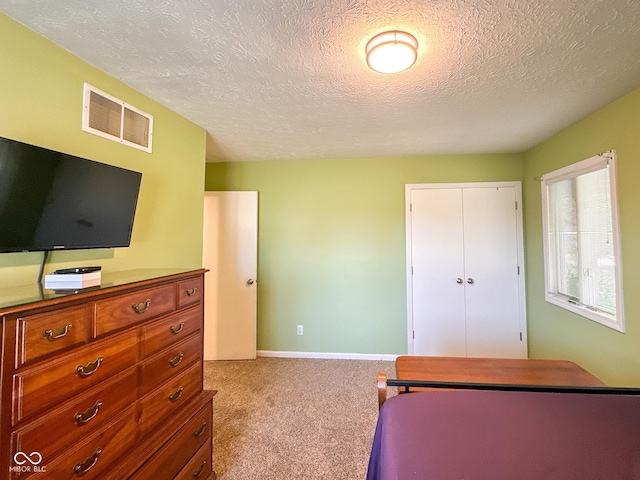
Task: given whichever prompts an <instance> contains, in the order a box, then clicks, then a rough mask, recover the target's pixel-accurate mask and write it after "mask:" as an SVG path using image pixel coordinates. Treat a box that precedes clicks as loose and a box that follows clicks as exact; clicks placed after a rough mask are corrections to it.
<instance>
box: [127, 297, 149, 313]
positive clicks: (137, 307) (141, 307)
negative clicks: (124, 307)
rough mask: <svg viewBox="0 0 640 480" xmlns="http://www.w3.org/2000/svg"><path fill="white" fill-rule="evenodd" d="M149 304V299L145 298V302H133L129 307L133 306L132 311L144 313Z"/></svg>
mask: <svg viewBox="0 0 640 480" xmlns="http://www.w3.org/2000/svg"><path fill="white" fill-rule="evenodd" d="M150 306H151V299H150V298H147V301H146V302H142V303H134V304H133V305H131V308H133V311H134V312H136V313H144V312H146V311H147V310H149V307H150Z"/></svg>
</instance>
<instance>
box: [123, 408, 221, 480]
mask: <svg viewBox="0 0 640 480" xmlns="http://www.w3.org/2000/svg"><path fill="white" fill-rule="evenodd" d="M211 426H212V418H211V402H209V403H208V404H207V405H206V406H205V407H204V408H202V409H200V410H199V411H198V413H196V414H195V415H194V416H193V417H192V418H191V420H189V421H188V422H187V423H186V424H185V425H184V426H183V427H182V428H180V430H178V431H177V432H176V434H175V435H174V436H173V437H172V438H171V440H169V441H168V442H167V443H166V444H165V445H164V446H163V447H162V448H161V449H160V450H158V451H157V452H156V453H155V455H154V456H153V457H151V458H150V459H149V461H148V462H147V463H146V464H145V465H144V466H143V467H141V468H140V469H139V470H138V471H137V472H136V473H135V475H134V476H133V477H131V480H148V479H152V478H174V477H176V475H178V472H181V470H184V469H185V468H186V466H185V465H187V466H190V465H191V463H192V462H191V461H190V459H191V460H193V458H194V456H195V455H198V454H200V453H201V452H200V450H199V449H202V448H203V447H204V448H206V447H209V448H210V447H211V437H212V431H211ZM200 456H203V455H200ZM204 456H206V453H205V454H204ZM207 458H208V459H209V465H210V464H211V452H210V450H209V454H208V457H207ZM187 462H189V463H187ZM194 463H196V462H194ZM201 463H202V460H199V462H197V465H195V468H193V472H196V471H197V470H198V468H199V467H200V464H201ZM205 470H206V465H205ZM210 471H211V467H209V472H210ZM193 472H191V474H192V475H193ZM186 478H190V477H186ZM195 478H206V475H204V472H203V473H202V474H201V476H200V477H195Z"/></svg>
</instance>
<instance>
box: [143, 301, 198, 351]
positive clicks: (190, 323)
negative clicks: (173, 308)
mask: <svg viewBox="0 0 640 480" xmlns="http://www.w3.org/2000/svg"><path fill="white" fill-rule="evenodd" d="M201 325H202V309H201V307H198V306H194V307H190V308H188V309H187V310H184V311H181V312H176V313H174V314H172V315H170V316H168V317H166V318H164V319H161V320H156V321H154V322H151V323H150V324H147V325H144V326H143V327H142V357H143V358H145V357H148V356H150V355H152V354H154V353H157V352H159V351H160V350H162V349H163V348H166V347H168V346H169V345H171V344H173V343H175V342H176V341H179V340H182V339H183V338H186V337H187V336H189V335H190V334H191V333H193V332H196V331H198V330H199V329H200V328H201Z"/></svg>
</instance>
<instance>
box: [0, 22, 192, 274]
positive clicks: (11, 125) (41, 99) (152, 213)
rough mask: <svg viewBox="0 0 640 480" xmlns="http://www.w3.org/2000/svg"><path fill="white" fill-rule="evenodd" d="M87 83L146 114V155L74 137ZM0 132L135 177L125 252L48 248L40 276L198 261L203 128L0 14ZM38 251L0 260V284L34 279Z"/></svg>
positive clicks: (102, 141) (90, 138) (87, 136)
mask: <svg viewBox="0 0 640 480" xmlns="http://www.w3.org/2000/svg"><path fill="white" fill-rule="evenodd" d="M84 82H88V83H90V84H92V85H94V86H95V87H97V88H99V89H101V90H103V91H105V92H107V93H109V94H111V95H114V96H116V97H117V98H120V99H121V100H124V101H125V102H127V103H129V104H131V105H134V106H136V107H138V108H140V109H142V110H144V111H146V112H148V113H150V114H152V115H153V116H154V122H155V126H154V139H153V153H152V154H148V153H145V152H142V151H139V150H136V149H133V148H130V147H125V146H122V145H120V144H118V143H116V142H113V141H110V140H106V139H103V138H100V137H97V136H95V135H91V134H89V133H85V132H83V131H82V129H81V127H82V121H81V118H82V92H83V84H84ZM0 112H1V115H0V136H3V137H6V138H11V139H15V140H19V141H23V142H26V143H32V144H35V145H39V146H43V147H46V148H50V149H53V150H59V151H62V152H65V153H70V154H72V155H77V156H80V157H86V158H89V159H91V160H97V161H99V162H103V163H109V164H113V165H117V166H120V167H125V168H129V169H131V170H137V171H139V172H142V174H143V175H142V187H141V192H140V198H139V203H138V209H137V213H136V219H135V223H134V228H133V236H132V242H131V246H130V247H129V248H117V249H99V250H85V251H66V252H55V253H53V254H52V255H51V257H50V264H49V266H48V268H46V270H45V271H46V272H48V271H51V270H54V269H55V268H59V267H62V266H70V265H90V264H91V265H92V264H98V265H102V266H103V269H104V271H105V272H108V271H110V270H123V269H130V268H145V267H187V268H199V267H200V266H201V265H202V211H203V197H204V193H203V185H204V170H205V160H204V159H205V131H204V130H203V129H202V128H200V127H198V126H196V125H194V124H193V123H191V122H189V121H187V120H185V119H184V118H182V117H181V116H179V115H177V114H176V113H173V112H172V111H170V110H168V109H167V108H165V107H163V106H161V105H159V104H158V103H156V102H154V101H152V100H150V99H149V98H147V97H145V96H144V95H141V94H140V93H138V92H136V91H134V90H132V89H131V88H129V87H127V86H125V85H124V84H122V83H120V82H119V81H117V80H116V79H114V78H112V77H109V76H108V75H106V74H104V73H103V72H101V71H99V70H97V69H96V68H94V67H92V66H91V65H89V64H87V63H86V62H84V61H82V60H81V59H79V58H78V57H75V56H73V55H71V54H70V53H69V52H67V51H66V50H64V49H62V48H60V47H58V46H56V45H55V44H53V43H52V42H50V41H48V40H46V39H44V38H43V37H41V36H39V35H37V34H35V33H34V32H32V31H30V30H28V29H27V28H25V27H23V26H22V25H20V24H18V23H16V22H15V21H13V20H12V19H10V18H8V17H7V16H5V15H3V14H0ZM41 259H42V253H15V254H0V287H3V286H11V285H19V284H28V283H32V282H35V281H36V277H37V274H38V271H39V268H40V262H41Z"/></svg>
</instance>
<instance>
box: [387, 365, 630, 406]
mask: <svg viewBox="0 0 640 480" xmlns="http://www.w3.org/2000/svg"><path fill="white" fill-rule="evenodd" d="M388 387H398V388H399V389H401V390H400V393H408V392H409V388H411V387H416V388H442V389H449V390H502V391H514V392H553V393H594V394H599V395H640V388H627V387H604V386H599V385H598V386H572V385H521V384H505V383H472V382H436V381H430V380H397V379H390V378H387V374H386V373H383V372H380V373H378V408H382V405H383V404H384V402H385V401H386V399H387V388H388Z"/></svg>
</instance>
